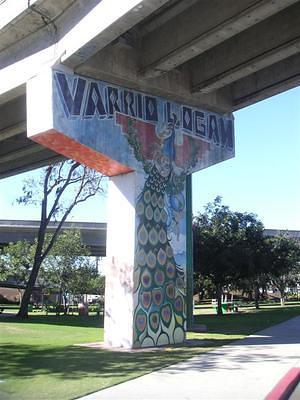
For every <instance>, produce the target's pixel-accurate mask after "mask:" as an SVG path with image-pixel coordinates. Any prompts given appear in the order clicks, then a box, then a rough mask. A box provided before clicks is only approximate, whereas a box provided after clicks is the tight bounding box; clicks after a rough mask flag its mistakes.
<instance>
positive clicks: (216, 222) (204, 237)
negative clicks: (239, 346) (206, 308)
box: [193, 197, 300, 314]
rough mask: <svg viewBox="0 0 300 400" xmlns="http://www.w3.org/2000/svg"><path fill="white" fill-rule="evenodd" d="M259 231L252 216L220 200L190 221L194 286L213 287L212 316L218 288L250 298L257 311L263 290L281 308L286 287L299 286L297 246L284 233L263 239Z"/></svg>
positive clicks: (260, 224)
mask: <svg viewBox="0 0 300 400" xmlns="http://www.w3.org/2000/svg"><path fill="white" fill-rule="evenodd" d="M263 231H264V227H263V224H262V223H261V222H260V221H259V220H258V219H257V217H256V216H255V215H254V214H251V213H241V212H234V211H232V210H230V209H229V207H228V206H225V205H223V204H222V199H221V198H220V197H217V198H216V199H215V200H214V201H213V202H212V203H208V204H207V206H206V207H205V209H204V212H203V213H200V214H199V215H198V216H196V217H195V218H194V220H193V236H194V271H195V274H196V284H197V285H198V286H199V287H201V290H202V291H203V285H207V287H208V288H209V289H210V290H211V286H212V287H213V288H214V292H215V295H216V297H217V299H218V314H221V313H222V309H221V295H222V292H223V290H224V288H231V289H239V290H242V291H244V292H248V293H250V294H251V296H252V294H254V298H255V304H256V307H257V308H258V307H259V300H260V297H261V294H262V293H263V292H264V291H266V290H267V288H268V287H270V286H272V287H276V288H277V289H278V290H279V292H280V293H281V302H282V304H283V303H284V297H285V291H286V289H287V288H288V287H291V286H296V285H297V283H299V275H300V271H299V266H300V264H299V262H300V246H299V243H298V242H296V241H295V240H293V239H291V238H289V237H288V236H287V235H280V236H276V237H273V238H266V237H264V234H263ZM197 275H198V276H197ZM201 285H202V286H201Z"/></svg>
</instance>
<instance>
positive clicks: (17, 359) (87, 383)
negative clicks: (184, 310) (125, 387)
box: [0, 305, 300, 400]
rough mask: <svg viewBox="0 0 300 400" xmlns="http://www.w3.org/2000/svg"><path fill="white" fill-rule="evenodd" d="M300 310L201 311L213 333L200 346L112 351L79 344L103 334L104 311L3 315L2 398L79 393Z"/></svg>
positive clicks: (37, 399) (59, 397) (200, 319)
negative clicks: (19, 316) (221, 313)
mask: <svg viewBox="0 0 300 400" xmlns="http://www.w3.org/2000/svg"><path fill="white" fill-rule="evenodd" d="M299 314H300V306H299V305H297V306H286V307H284V308H280V307H273V308H267V307H265V308H263V309H262V310H260V311H256V310H254V309H246V310H245V311H242V312H240V313H238V314H228V315H224V316H223V317H221V318H219V317H217V316H216V315H208V314H203V315H201V314H199V315H196V316H195V322H196V323H202V324H203V323H204V324H206V325H207V326H208V332H207V333H197V334H196V333H189V334H188V337H189V338H197V339H201V340H202V342H201V344H200V345H199V344H198V345H197V347H194V348H189V347H182V348H174V347H173V348H172V347H169V348H164V349H162V350H158V351H148V352H143V353H142V352H141V353H137V352H136V353H127V352H112V351H105V350H100V349H91V348H84V347H77V346H74V344H77V343H87V342H95V341H101V340H103V324H102V320H101V319H100V318H99V317H96V316H91V317H79V316H77V315H76V316H59V317H57V316H54V315H53V316H52V315H48V316H42V315H41V316H39V315H31V316H30V318H29V319H28V320H26V321H17V320H15V319H12V318H6V317H1V318H0V345H1V346H0V347H1V349H0V351H1V363H0V399H1V400H17V399H18V400H23V399H30V400H43V399H45V400H46V399H47V400H48V399H49V400H51V399H56V400H64V399H74V398H76V397H80V396H82V395H84V394H87V393H90V392H93V391H96V390H99V389H102V388H105V387H108V386H111V385H114V384H117V383H120V382H123V381H126V380H128V379H132V378H135V377H137V376H140V375H143V374H146V373H148V372H151V371H153V370H156V369H159V368H161V367H164V366H166V365H170V364H172V363H176V362H178V361H180V360H183V359H186V358H189V357H191V356H193V355H195V354H198V353H200V352H206V351H209V350H211V349H212V348H214V347H216V346H220V345H223V344H226V343H229V342H231V341H232V340H234V339H240V338H243V337H245V336H246V335H248V334H250V333H253V332H255V331H258V330H260V329H263V328H265V327H268V326H270V325H274V324H276V323H279V322H281V321H283V320H286V319H289V318H292V317H294V316H296V315H299Z"/></svg>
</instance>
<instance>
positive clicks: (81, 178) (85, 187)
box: [18, 161, 103, 318]
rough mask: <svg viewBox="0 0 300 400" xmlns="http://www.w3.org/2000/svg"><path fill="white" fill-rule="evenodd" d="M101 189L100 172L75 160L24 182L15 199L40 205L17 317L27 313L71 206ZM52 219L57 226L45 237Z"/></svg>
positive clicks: (46, 169) (72, 207)
mask: <svg viewBox="0 0 300 400" xmlns="http://www.w3.org/2000/svg"><path fill="white" fill-rule="evenodd" d="M101 192H103V188H102V175H100V174H99V173H97V172H96V171H94V170H91V169H89V168H87V167H85V166H82V165H80V164H79V163H77V162H75V161H63V162H60V163H58V164H53V165H50V166H48V167H47V168H45V169H43V172H42V175H41V178H40V179H39V180H34V179H30V180H27V181H26V182H25V184H24V186H23V195H22V196H21V197H20V198H19V199H18V202H19V203H21V204H25V205H26V204H35V205H38V206H40V208H41V218H40V226H39V231H38V236H37V245H36V248H35V254H34V260H33V263H32V269H31V274H30V277H29V280H28V282H27V285H26V289H25V292H24V295H23V298H22V303H21V307H20V310H19V313H18V316H19V317H21V318H23V317H25V316H27V307H28V304H29V301H30V296H31V293H32V290H33V287H34V285H35V282H36V279H37V276H38V272H39V270H40V267H41V265H42V263H43V261H44V260H45V258H46V257H47V255H48V254H49V252H50V250H51V249H52V248H53V246H54V244H55V241H56V239H57V237H58V235H59V233H60V231H61V229H62V226H63V224H64V222H65V221H66V219H67V218H68V216H69V215H70V214H71V212H72V211H73V209H74V207H76V206H77V205H78V204H80V203H83V202H85V201H86V200H88V199H89V198H91V197H93V196H95V195H96V194H98V193H101ZM52 220H54V221H57V226H56V229H55V231H54V232H53V233H52V234H49V236H48V240H46V233H47V228H48V225H49V222H50V221H52Z"/></svg>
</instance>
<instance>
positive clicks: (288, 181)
mask: <svg viewBox="0 0 300 400" xmlns="http://www.w3.org/2000/svg"><path fill="white" fill-rule="evenodd" d="M235 136H236V156H235V158H234V159H232V160H228V161H225V162H223V163H220V164H217V165H215V166H213V167H210V168H207V169H205V170H202V171H200V172H198V173H195V174H194V175H193V211H194V213H197V212H198V211H202V210H203V206H204V205H205V204H206V203H207V202H209V201H212V200H213V199H214V198H215V197H216V196H217V195H220V196H222V197H223V202H224V204H227V205H229V206H230V208H231V209H233V210H239V211H249V212H254V213H256V214H257V215H258V217H259V218H260V219H261V220H262V222H263V223H264V225H265V227H266V228H279V229H297V230H300V88H296V89H293V90H290V91H289V92H286V93H283V94H280V95H278V96H275V97H272V98H270V99H268V100H265V101H263V102H259V103H257V104H255V105H253V106H251V107H247V108H245V109H242V110H240V111H238V112H236V113H235ZM29 174H31V175H32V174H33V175H36V174H39V171H34V172H31V173H28V174H21V175H19V176H15V177H11V178H7V179H3V180H1V181H0V193H1V195H0V219H38V218H39V210H38V209H36V208H34V207H29V206H20V205H17V204H16V202H15V199H16V198H17V197H18V196H19V195H20V194H21V189H22V182H23V180H24V178H25V177H26V176H28V175H29ZM72 219H73V220H77V221H94V222H104V221H106V198H99V197H98V198H97V199H94V200H92V201H90V202H89V203H86V204H83V205H81V206H80V207H79V208H77V210H76V211H75V212H74V214H73V217H72Z"/></svg>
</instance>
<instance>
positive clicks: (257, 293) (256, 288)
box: [254, 286, 260, 310]
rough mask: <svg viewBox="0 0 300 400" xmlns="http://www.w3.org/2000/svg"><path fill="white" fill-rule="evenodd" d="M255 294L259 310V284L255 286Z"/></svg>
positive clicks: (256, 305)
mask: <svg viewBox="0 0 300 400" xmlns="http://www.w3.org/2000/svg"><path fill="white" fill-rule="evenodd" d="M254 294H255V308H256V309H257V310H259V294H260V293H259V287H258V286H255V289H254Z"/></svg>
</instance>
